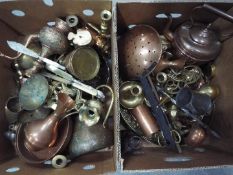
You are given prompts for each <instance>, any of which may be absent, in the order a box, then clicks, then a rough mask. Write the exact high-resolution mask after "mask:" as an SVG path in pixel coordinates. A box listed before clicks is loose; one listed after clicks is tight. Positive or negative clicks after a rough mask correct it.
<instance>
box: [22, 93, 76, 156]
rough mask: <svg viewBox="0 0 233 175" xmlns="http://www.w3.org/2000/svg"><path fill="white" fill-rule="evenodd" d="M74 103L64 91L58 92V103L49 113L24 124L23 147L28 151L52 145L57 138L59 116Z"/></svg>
mask: <svg viewBox="0 0 233 175" xmlns="http://www.w3.org/2000/svg"><path fill="white" fill-rule="evenodd" d="M74 105H75V102H74V101H73V99H72V98H71V97H69V96H68V95H66V94H64V93H60V94H58V105H57V108H56V110H55V111H54V112H53V113H52V114H51V115H49V116H48V117H46V118H45V119H39V120H35V121H32V122H29V123H27V124H26V125H25V128H24V134H25V140H24V145H25V147H26V148H27V149H28V150H29V151H39V150H42V149H44V148H47V147H52V146H53V145H54V143H55V142H56V140H57V129H58V124H59V121H60V119H61V117H62V116H63V115H64V114H65V113H66V112H67V111H68V110H70V109H72V108H73V107H74Z"/></svg>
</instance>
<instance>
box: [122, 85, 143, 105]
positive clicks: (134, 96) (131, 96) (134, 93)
mask: <svg viewBox="0 0 233 175" xmlns="http://www.w3.org/2000/svg"><path fill="white" fill-rule="evenodd" d="M119 91H120V93H119V94H120V104H121V105H122V106H123V107H124V108H127V109H132V108H135V107H136V106H138V105H140V104H142V103H143V101H144V98H145V97H144V94H143V92H142V87H141V85H140V84H139V83H138V82H136V81H126V82H124V83H123V84H122V85H121V86H120V90H119Z"/></svg>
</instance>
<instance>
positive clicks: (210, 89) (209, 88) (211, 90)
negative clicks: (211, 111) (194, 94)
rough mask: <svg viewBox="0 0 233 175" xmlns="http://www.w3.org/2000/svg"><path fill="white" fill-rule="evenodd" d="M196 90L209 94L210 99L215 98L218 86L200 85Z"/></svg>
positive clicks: (217, 94) (217, 93)
mask: <svg viewBox="0 0 233 175" xmlns="http://www.w3.org/2000/svg"><path fill="white" fill-rule="evenodd" d="M198 92H199V93H201V94H206V95H208V96H210V97H211V99H215V98H216V97H217V96H219V93H220V92H219V88H218V87H217V86H213V85H207V86H202V87H201V88H200V89H198Z"/></svg>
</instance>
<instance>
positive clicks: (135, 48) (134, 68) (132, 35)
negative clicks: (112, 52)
mask: <svg viewBox="0 0 233 175" xmlns="http://www.w3.org/2000/svg"><path fill="white" fill-rule="evenodd" d="M118 48H119V52H118V53H119V67H120V71H121V74H122V75H124V76H122V77H127V78H129V79H135V78H137V77H139V76H141V75H143V74H148V73H150V72H152V71H153V70H154V68H155V65H156V64H157V63H158V62H159V60H160V57H161V55H162V44H161V41H160V37H159V34H158V32H157V31H156V30H155V29H154V28H153V27H151V26H148V25H137V26H135V27H134V28H132V29H130V30H129V31H127V32H126V33H125V34H124V35H123V36H122V37H121V38H120V39H119V42H118Z"/></svg>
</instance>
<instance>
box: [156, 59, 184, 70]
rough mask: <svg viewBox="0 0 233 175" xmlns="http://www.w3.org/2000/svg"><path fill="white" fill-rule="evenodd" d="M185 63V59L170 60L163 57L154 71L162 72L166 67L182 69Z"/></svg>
mask: <svg viewBox="0 0 233 175" xmlns="http://www.w3.org/2000/svg"><path fill="white" fill-rule="evenodd" d="M184 65H185V59H182V58H178V59H176V60H173V61H169V60H168V59H167V58H164V57H162V58H161V59H160V60H159V62H158V64H157V65H156V67H155V70H154V73H158V72H161V71H163V70H164V69H166V68H175V69H182V68H183V67H184Z"/></svg>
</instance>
